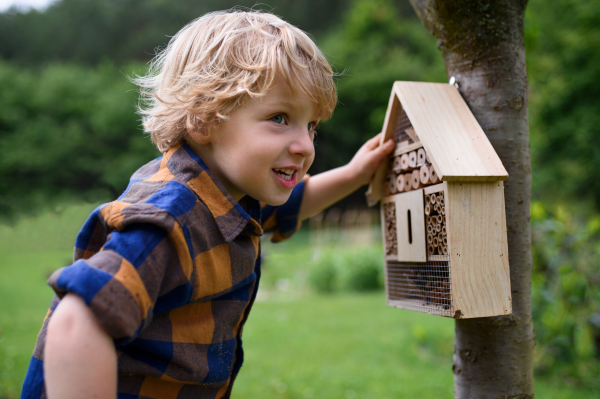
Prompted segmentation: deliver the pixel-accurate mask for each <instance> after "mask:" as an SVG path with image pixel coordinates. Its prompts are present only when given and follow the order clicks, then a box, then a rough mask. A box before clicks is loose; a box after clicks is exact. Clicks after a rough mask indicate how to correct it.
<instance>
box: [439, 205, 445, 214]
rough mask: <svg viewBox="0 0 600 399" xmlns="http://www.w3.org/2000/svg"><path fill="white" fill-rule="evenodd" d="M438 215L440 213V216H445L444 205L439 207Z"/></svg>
mask: <svg viewBox="0 0 600 399" xmlns="http://www.w3.org/2000/svg"><path fill="white" fill-rule="evenodd" d="M440 213H441V214H442V215H445V214H446V207H445V206H444V205H440Z"/></svg>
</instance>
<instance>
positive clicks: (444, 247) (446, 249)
mask: <svg viewBox="0 0 600 399" xmlns="http://www.w3.org/2000/svg"><path fill="white" fill-rule="evenodd" d="M442 255H448V247H447V246H445V245H442Z"/></svg>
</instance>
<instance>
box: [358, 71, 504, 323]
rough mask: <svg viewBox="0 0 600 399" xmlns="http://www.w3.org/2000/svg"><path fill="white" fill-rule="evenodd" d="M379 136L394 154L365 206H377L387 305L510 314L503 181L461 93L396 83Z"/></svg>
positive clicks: (444, 312)
mask: <svg viewBox="0 0 600 399" xmlns="http://www.w3.org/2000/svg"><path fill="white" fill-rule="evenodd" d="M382 136H383V137H382V141H381V142H382V143H383V142H384V141H386V140H388V139H390V138H393V139H394V141H395V142H396V149H395V151H394V153H393V155H392V156H390V158H389V161H388V162H384V163H383V164H382V165H381V166H380V168H379V170H378V171H377V173H376V175H375V178H374V180H373V182H372V183H371V186H370V187H369V191H368V192H367V199H368V202H369V204H370V205H374V204H375V203H376V202H377V201H380V202H381V222H382V228H383V240H384V259H385V279H386V284H385V286H386V295H387V304H388V305H389V306H393V307H397V308H402V309H410V310H416V311H419V312H425V313H430V314H435V315H440V316H448V317H454V318H472V317H485V316H497V315H506V314H510V313H511V312H512V306H511V293H510V278H509V267H508V246H507V238H506V216H505V209H504V185H503V181H504V180H506V179H507V178H508V174H507V172H506V170H505V169H504V166H503V165H502V162H501V161H500V158H499V157H498V155H497V154H496V152H495V151H494V148H493V147H492V145H491V143H490V142H489V140H488V139H487V137H486V135H485V133H484V132H483V130H482V129H481V127H480V126H479V124H478V123H477V121H476V120H475V117H474V116H473V114H472V113H471V111H470V110H469V108H468V107H467V104H466V103H465V102H464V100H463V99H462V97H461V95H460V93H459V92H458V90H457V89H456V88H455V87H454V86H452V85H450V84H441V83H419V82H395V83H394V86H393V89H392V95H391V98H390V102H389V105H388V109H387V113H386V117H385V122H384V125H383V135H382Z"/></svg>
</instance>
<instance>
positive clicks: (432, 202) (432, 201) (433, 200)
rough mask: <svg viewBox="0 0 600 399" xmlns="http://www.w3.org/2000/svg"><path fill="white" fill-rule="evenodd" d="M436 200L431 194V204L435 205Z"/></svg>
mask: <svg viewBox="0 0 600 399" xmlns="http://www.w3.org/2000/svg"><path fill="white" fill-rule="evenodd" d="M436 201H437V199H436V196H435V194H431V200H430V201H429V202H431V205H435V202H436Z"/></svg>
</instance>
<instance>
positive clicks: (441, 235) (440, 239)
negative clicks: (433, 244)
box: [437, 232, 444, 245]
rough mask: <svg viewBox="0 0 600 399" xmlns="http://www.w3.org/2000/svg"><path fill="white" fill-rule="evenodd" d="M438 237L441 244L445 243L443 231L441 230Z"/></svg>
mask: <svg viewBox="0 0 600 399" xmlns="http://www.w3.org/2000/svg"><path fill="white" fill-rule="evenodd" d="M437 238H438V242H439V243H440V244H442V245H444V235H443V234H442V233H441V232H440V233H438V236H437Z"/></svg>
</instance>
